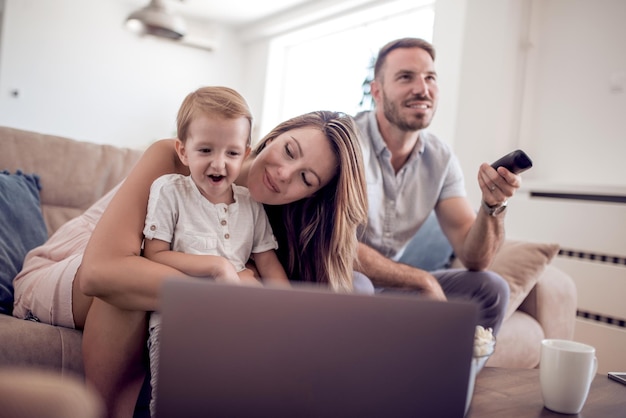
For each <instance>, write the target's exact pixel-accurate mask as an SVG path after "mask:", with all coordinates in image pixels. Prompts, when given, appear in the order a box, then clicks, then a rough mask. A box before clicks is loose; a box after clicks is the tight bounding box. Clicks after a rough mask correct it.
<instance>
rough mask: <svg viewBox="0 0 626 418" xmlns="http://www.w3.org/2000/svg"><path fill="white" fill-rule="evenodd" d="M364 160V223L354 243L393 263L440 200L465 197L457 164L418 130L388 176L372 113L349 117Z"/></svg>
mask: <svg viewBox="0 0 626 418" xmlns="http://www.w3.org/2000/svg"><path fill="white" fill-rule="evenodd" d="M354 120H355V121H356V124H357V126H358V128H359V136H360V141H361V149H362V150H363V158H364V162H365V176H366V180H367V195H368V200H369V202H368V203H369V216H368V218H369V220H368V224H367V226H366V227H364V228H361V230H360V231H359V240H360V241H361V242H363V243H365V244H367V245H369V246H370V247H372V248H374V249H376V250H377V251H379V252H380V253H381V254H383V255H384V256H386V257H388V258H391V259H393V260H396V261H397V260H398V259H399V258H400V256H401V255H402V253H403V252H404V250H405V248H406V246H407V243H408V242H409V241H410V240H411V238H413V236H414V235H415V233H416V232H417V230H418V229H419V228H420V226H421V225H422V224H423V223H424V221H425V220H426V218H427V217H428V215H429V214H430V213H431V211H432V210H433V209H434V208H435V206H436V205H437V203H438V202H439V201H441V200H444V199H448V198H451V197H459V196H461V197H462V196H466V191H465V182H464V180H463V172H462V171H461V166H460V165H459V162H458V160H457V158H456V156H455V155H454V154H453V153H452V150H451V149H450V147H449V146H448V145H447V144H446V143H444V142H442V141H441V140H439V139H438V138H437V137H436V136H435V135H433V134H431V133H429V132H427V131H424V130H422V131H421V132H420V136H419V139H418V142H417V144H416V145H415V148H414V149H413V152H412V153H411V155H410V156H409V158H408V160H407V161H406V163H405V164H404V166H403V167H402V168H401V169H400V170H399V171H398V173H395V172H394V169H393V166H392V165H391V152H390V151H389V149H388V148H387V146H386V144H385V141H384V140H383V138H382V136H381V134H380V131H379V130H378V123H377V122H376V116H375V112H374V111H366V112H361V113H359V114H358V115H356V116H355V117H354Z"/></svg>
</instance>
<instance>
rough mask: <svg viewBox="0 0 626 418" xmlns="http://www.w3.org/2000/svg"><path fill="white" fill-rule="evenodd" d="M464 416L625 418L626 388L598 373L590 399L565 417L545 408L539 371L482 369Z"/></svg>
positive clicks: (476, 417) (475, 417) (590, 391)
mask: <svg viewBox="0 0 626 418" xmlns="http://www.w3.org/2000/svg"><path fill="white" fill-rule="evenodd" d="M467 416H468V417H471V418H481V417H515V418H537V417H542V418H543V417H561V418H563V417H568V416H570V417H571V416H580V417H583V416H584V417H585V418H595V417H597V418H608V417H610V418H619V417H622V418H626V386H625V385H622V384H620V383H618V382H615V381H613V380H610V379H609V378H608V377H607V376H606V375H600V374H598V375H596V377H595V378H594V380H593V382H592V383H591V389H590V390H589V396H588V397H587V401H586V402H585V405H584V406H583V409H582V411H581V412H580V414H578V415H564V414H559V413H556V412H553V411H550V410H549V409H546V408H544V406H543V398H542V397H541V387H540V384H539V369H504V368H497V367H485V368H484V369H483V370H482V371H481V372H480V374H479V375H478V377H477V379H476V387H475V390H474V398H473V399H472V405H471V407H470V410H469V413H468V415H467Z"/></svg>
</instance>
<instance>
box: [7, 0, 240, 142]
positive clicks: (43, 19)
mask: <svg viewBox="0 0 626 418" xmlns="http://www.w3.org/2000/svg"><path fill="white" fill-rule="evenodd" d="M135 6H136V5H134V4H132V3H131V4H129V5H128V4H125V2H119V1H118V2H115V1H101V0H81V1H75V0H54V1H49V0H6V2H5V8H4V20H3V25H2V35H1V36H0V41H1V43H0V124H2V125H6V126H12V127H16V128H21V129H28V130H34V131H39V132H44V133H50V134H57V135H63V136H69V137H73V138H76V139H81V140H88V141H93V142H99V143H111V144H115V145H125V146H133V147H143V146H145V145H147V144H148V143H150V142H152V141H153V140H156V139H159V138H163V137H170V136H172V135H173V134H174V133H175V119H176V112H177V110H178V107H179V105H180V103H181V102H182V100H183V98H184V97H185V95H186V94H187V93H189V92H190V91H192V90H194V89H196V88H198V87H200V86H202V85H209V84H212V85H217V84H219V85H228V86H231V87H234V88H236V89H239V90H243V83H242V79H243V75H242V52H241V46H240V44H239V42H238V40H237V38H236V37H235V36H234V35H233V34H232V33H231V32H230V30H229V29H228V28H226V27H220V28H218V29H219V35H220V44H219V48H218V49H217V51H215V52H207V51H205V50H200V49H194V48H190V47H185V46H181V45H177V44H174V43H172V42H169V41H163V40H160V39H156V38H150V37H144V38H139V37H137V36H135V35H134V34H132V33H130V32H128V31H127V30H126V29H125V28H124V27H123V22H124V20H125V18H126V16H127V15H128V14H129V13H130V12H131V11H132V10H131V9H133V7H135ZM14 91H17V92H18V95H17V97H15V96H13V94H12V92H14ZM244 94H245V93H244Z"/></svg>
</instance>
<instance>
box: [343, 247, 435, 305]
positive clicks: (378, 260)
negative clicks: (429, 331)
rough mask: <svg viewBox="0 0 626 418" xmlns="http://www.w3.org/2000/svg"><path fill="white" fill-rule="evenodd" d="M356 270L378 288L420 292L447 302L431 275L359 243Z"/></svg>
mask: <svg viewBox="0 0 626 418" xmlns="http://www.w3.org/2000/svg"><path fill="white" fill-rule="evenodd" d="M355 270H356V271H359V272H361V273H363V274H365V275H366V276H367V277H369V279H370V280H371V281H372V283H374V286H376V287H387V288H392V287H393V288H400V289H412V290H418V291H420V292H422V294H423V295H424V296H426V297H429V298H431V299H435V300H446V296H445V295H444V293H443V290H442V289H441V286H440V285H439V282H437V279H435V278H434V277H433V276H432V275H431V274H430V273H428V272H427V271H424V270H420V269H417V268H415V267H411V266H408V265H406V264H401V263H397V262H395V261H393V260H390V259H388V258H387V257H385V256H383V255H382V254H380V253H379V252H378V251H376V250H374V249H373V248H371V247H369V246H367V245H365V244H363V243H359V248H358V265H356V266H355Z"/></svg>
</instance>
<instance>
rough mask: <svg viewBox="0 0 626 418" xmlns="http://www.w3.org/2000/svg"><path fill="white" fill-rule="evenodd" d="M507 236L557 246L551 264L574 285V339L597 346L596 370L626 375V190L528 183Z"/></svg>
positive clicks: (512, 205) (513, 206)
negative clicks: (624, 373)
mask: <svg viewBox="0 0 626 418" xmlns="http://www.w3.org/2000/svg"><path fill="white" fill-rule="evenodd" d="M507 211H508V214H507V218H506V228H507V238H508V239H521V240H528V241H536V242H556V243H558V244H559V245H560V246H561V249H560V251H559V254H558V255H557V256H556V257H555V259H554V261H553V262H552V263H553V265H554V266H556V267H558V268H560V269H561V270H563V271H565V272H566V273H568V274H569V275H570V276H571V277H572V278H573V279H574V282H575V283H576V288H577V291H578V305H577V306H578V312H577V319H576V330H575V336H574V339H575V340H577V341H581V342H584V343H587V344H590V345H593V346H594V347H596V352H597V356H598V372H599V373H606V372H608V371H626V188H621V187H593V186H563V185H550V184H537V183H535V184H529V185H524V186H523V188H522V189H520V190H519V191H518V192H517V193H516V195H515V196H514V197H513V198H512V199H511V200H510V202H509V208H508V209H507Z"/></svg>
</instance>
